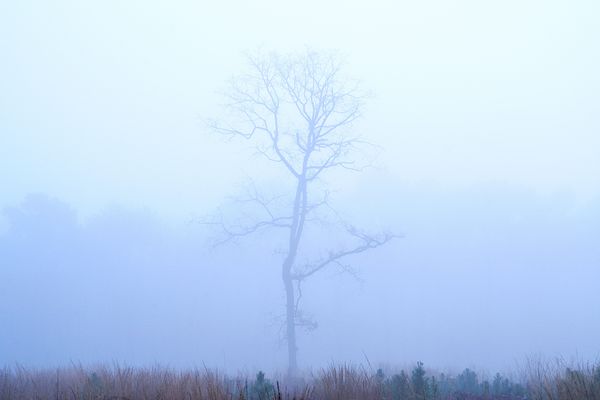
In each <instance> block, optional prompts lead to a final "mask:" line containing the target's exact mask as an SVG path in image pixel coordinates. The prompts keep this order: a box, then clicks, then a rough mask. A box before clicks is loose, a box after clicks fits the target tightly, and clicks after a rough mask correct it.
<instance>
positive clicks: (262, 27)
mask: <svg viewBox="0 0 600 400" xmlns="http://www.w3.org/2000/svg"><path fill="white" fill-rule="evenodd" d="M599 12H600V6H599V5H598V3H597V2H594V1H503V2H481V1H452V2H445V1H423V2H398V1H389V2H386V1H370V2H367V3H364V2H348V1H344V2H336V1H325V2H323V1H308V2H291V1H290V2H288V1H283V2H282V1H256V2H241V1H239V2H236V1H223V2H200V1H178V2H159V1H84V2H82V1H66V0H57V1H52V2H48V1H18V2H4V4H3V5H2V6H1V10H0V51H1V54H2V63H1V64H0V74H1V75H0V76H1V77H2V78H1V79H0V155H1V157H0V182H2V185H1V186H0V206H6V205H7V204H13V203H15V202H16V201H19V200H20V199H21V198H23V196H24V195H25V194H27V193H29V192H46V193H49V194H52V195H55V196H58V197H60V198H63V199H65V200H67V201H69V202H71V203H73V204H75V205H76V206H77V207H78V208H79V209H80V210H81V212H83V213H84V214H85V213H89V212H95V211H97V210H99V209H101V208H102V207H104V206H105V205H106V204H108V203H119V204H128V205H133V206H136V207H139V206H142V207H148V208H151V209H157V210H160V211H161V212H162V213H165V214H169V215H177V216H180V217H181V216H187V215H189V214H192V213H194V212H197V211H198V208H203V207H206V206H207V205H209V206H212V205H213V204H215V203H217V202H218V201H220V199H221V198H222V197H223V196H224V195H226V194H228V193H230V192H231V185H234V184H236V183H237V182H239V180H240V179H241V178H242V177H243V176H245V175H246V174H248V173H249V172H248V167H249V165H250V167H253V166H254V164H256V163H255V162H254V161H253V160H252V159H251V155H250V154H251V153H250V152H248V151H245V147H244V144H243V143H238V144H230V143H223V142H222V141H221V140H220V138H218V137H216V136H215V135H214V134H212V133H211V132H209V131H208V130H207V129H206V127H205V125H204V124H203V123H202V119H203V118H210V117H213V116H214V115H217V114H218V112H219V110H220V109H219V105H220V104H221V103H222V101H223V100H222V98H221V97H219V95H218V91H219V90H221V89H223V88H224V87H225V83H226V81H227V79H229V77H231V76H232V75H234V74H236V73H239V72H241V71H243V68H244V64H243V62H244V58H243V52H244V51H252V50H254V49H257V48H263V49H267V50H276V51H283V52H285V51H294V50H298V49H300V50H301V49H303V48H304V47H306V46H308V47H311V48H314V49H326V50H330V49H334V50H338V51H339V52H340V53H341V54H343V55H344V56H345V57H346V60H347V72H348V74H349V75H352V76H354V77H356V78H358V79H360V80H361V81H362V82H363V86H364V87H365V89H368V90H370V91H371V92H372V93H373V94H374V96H373V98H372V99H371V100H370V102H369V103H368V106H367V109H366V113H365V117H364V119H363V120H362V122H361V124H360V128H361V130H362V131H364V133H363V134H364V136H365V137H367V138H368V139H369V140H371V141H372V142H374V143H377V144H379V145H380V146H382V148H383V149H384V151H383V152H382V154H381V156H380V158H379V160H378V165H380V166H381V167H382V168H385V169H386V170H387V172H389V173H390V174H391V175H393V176H394V177H396V178H397V179H399V180H408V181H419V180H426V181H430V182H439V183H442V184H449V185H453V184H456V183H460V184H470V183H477V182H486V181H500V182H508V183H514V184H517V185H524V186H527V187H529V188H534V189H535V190H542V191H545V192H550V193H551V192H555V191H566V192H569V193H572V195H573V196H575V197H577V198H578V199H582V200H584V201H585V200H589V199H590V198H594V197H596V196H598V195H599V194H600V157H598V156H597V152H598V148H600V135H599V131H600V117H598V112H597V110H598V109H599V106H600V94H599V93H600V77H599V75H598V71H599V70H600V52H599V51H598V43H599V40H600V26H599V25H598V24H597V20H598V15H599ZM256 172H257V173H258V174H259V175H265V174H266V175H268V174H269V171H266V170H262V169H258V170H257V171H256ZM174 210H176V211H174Z"/></svg>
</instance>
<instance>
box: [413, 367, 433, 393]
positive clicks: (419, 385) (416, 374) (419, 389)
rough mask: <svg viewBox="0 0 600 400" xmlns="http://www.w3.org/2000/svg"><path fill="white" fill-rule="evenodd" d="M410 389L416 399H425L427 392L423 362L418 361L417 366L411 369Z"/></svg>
mask: <svg viewBox="0 0 600 400" xmlns="http://www.w3.org/2000/svg"><path fill="white" fill-rule="evenodd" d="M411 383H412V389H413V392H414V394H415V399H416V400H425V399H426V398H427V393H428V392H429V388H428V386H429V385H428V382H427V378H426V377H425V368H423V363H422V362H420V361H419V362H418V363H417V366H416V367H415V368H414V369H413V370H412V376H411Z"/></svg>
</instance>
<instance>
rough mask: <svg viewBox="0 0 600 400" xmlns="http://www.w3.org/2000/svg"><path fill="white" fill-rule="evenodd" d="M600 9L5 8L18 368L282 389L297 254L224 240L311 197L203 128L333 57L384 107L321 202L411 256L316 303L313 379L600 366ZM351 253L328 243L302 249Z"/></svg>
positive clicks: (315, 5) (10, 317) (309, 350)
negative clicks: (264, 201)
mask: <svg viewBox="0 0 600 400" xmlns="http://www.w3.org/2000/svg"><path fill="white" fill-rule="evenodd" d="M599 12H600V6H598V4H597V3H596V2H592V1H545V2H542V1H539V2H538V1H529V0H527V1H505V2H498V3H490V2H476V1H457V2H442V1H426V2H418V3H417V2H391V1H390V2H385V1H372V2H369V3H368V4H363V3H358V2H337V1H329V2H324V3H322V2H317V1H312V0H311V1H305V2H293V3H292V2H276V1H258V2H253V3H252V4H251V3H245V2H239V1H224V2H219V3H218V4H217V3H216V2H215V3H210V4H209V3H206V4H204V3H202V2H192V1H177V2H170V3H167V2H156V1H145V2H141V1H129V2H118V1H103V2H93V1H92V2H78V1H66V0H57V1H54V2H43V1H20V2H6V4H2V5H1V6H0V52H1V54H2V58H1V60H2V62H1V63H0V209H2V210H3V212H2V213H1V215H0V366H1V365H2V364H7V365H10V364H14V363H20V364H23V365H31V366H56V365H68V364H70V363H78V362H82V363H89V364H92V363H101V362H108V363H110V362H115V361H116V362H121V363H126V364H131V365H154V364H161V365H167V366H175V367H188V366H202V365H206V366H207V367H211V368H219V369H223V370H227V371H238V370H256V369H263V370H269V371H282V370H284V369H285V368H286V363H287V358H286V357H287V353H286V341H285V335H284V333H285V330H284V329H283V326H284V323H285V293H284V287H283V285H282V283H281V280H282V279H281V278H282V273H281V263H282V259H283V258H284V255H283V252H284V250H285V248H284V244H285V242H286V240H287V237H286V235H285V233H282V232H281V231H280V230H265V231H261V232H258V233H257V234H256V235H248V236H247V237H242V238H238V240H231V241H227V242H226V243H221V244H220V245H217V246H215V243H216V242H219V238H221V237H222V232H219V231H218V229H216V228H218V227H215V226H214V225H213V224H207V223H206V222H207V221H214V220H213V219H212V218H213V217H214V216H216V215H221V214H220V213H222V214H223V215H225V216H226V218H229V219H228V221H232V220H233V221H236V218H242V217H240V215H242V216H246V215H247V214H246V211H247V210H246V209H245V208H244V206H243V205H242V204H241V203H240V202H239V201H238V202H236V201H235V198H238V197H237V196H240V194H241V193H244V190H247V188H248V187H249V186H248V185H249V182H252V183H251V187H257V188H258V190H260V191H261V192H262V193H269V194H273V195H276V194H278V193H286V194H289V193H290V190H291V195H292V197H293V191H294V189H293V187H292V186H291V185H293V181H290V180H289V176H287V175H286V171H285V168H282V165H281V164H277V163H273V162H270V161H269V160H265V159H264V158H263V157H261V154H257V152H256V149H255V148H254V147H253V146H252V143H251V142H250V141H245V140H242V139H235V138H232V139H228V138H224V137H223V135H220V134H219V132H216V131H215V129H211V127H210V126H209V124H207V121H209V120H211V119H212V118H220V117H222V116H223V109H224V103H225V101H226V100H225V98H224V96H223V93H224V92H227V90H228V82H229V81H230V80H231V78H232V77H235V76H238V75H239V74H242V73H245V72H246V71H247V70H248V58H247V54H257V53H261V52H266V53H269V52H271V51H275V52H279V53H280V54H289V53H292V54H304V52H306V51H307V49H310V50H309V51H317V52H328V51H334V52H335V54H336V56H339V58H340V59H342V60H343V64H342V65H343V69H344V73H345V74H347V75H348V76H351V77H354V78H356V79H358V81H359V82H360V87H361V88H364V90H366V91H368V96H367V97H366V98H365V106H364V110H363V112H362V116H361V118H360V119H359V120H357V121H356V123H355V124H354V125H353V126H352V131H356V132H360V133H361V135H362V137H364V138H365V139H366V140H368V141H369V142H370V143H373V144H375V145H376V146H374V147H373V148H372V149H371V151H370V153H369V154H368V157H369V168H366V169H365V170H362V171H352V170H347V169H344V168H342V169H340V170H337V171H333V172H332V173H331V174H329V175H327V176H326V177H324V178H323V179H322V180H321V181H319V186H318V188H317V189H318V190H317V192H318V191H319V190H320V191H326V192H328V193H330V195H329V198H328V204H331V207H333V208H334V209H335V212H333V214H332V215H335V216H340V218H343V219H344V220H348V221H351V223H352V224H353V225H356V226H359V227H361V228H363V229H365V230H367V231H369V232H378V231H385V232H388V231H389V232H393V233H394V234H397V235H398V236H399V237H398V238H395V239H394V240H391V241H390V242H389V243H386V244H385V245H382V246H380V247H377V248H374V249H372V250H369V251H366V252H364V253H362V252H361V253H360V254H356V255H352V256H350V257H348V259H347V260H344V262H347V263H348V264H350V265H351V266H352V270H351V271H350V273H348V271H346V272H344V271H343V270H344V269H345V264H344V265H343V266H341V267H340V268H329V269H324V270H323V271H319V273H318V274H315V275H314V277H311V279H310V280H307V281H306V282H305V283H304V284H303V287H302V295H303V296H302V302H303V303H302V309H303V311H304V312H306V315H307V316H310V317H311V320H314V321H316V322H317V323H318V326H317V327H316V329H313V330H311V331H308V332H307V331H305V330H303V329H300V328H301V327H299V329H298V338H297V340H298V363H299V367H300V369H302V370H308V369H310V368H319V367H322V366H326V365H329V364H331V363H336V364H337V363H343V362H351V363H368V364H372V365H405V364H409V363H412V362H415V361H417V360H421V361H423V362H425V363H426V365H431V366H436V367H439V368H457V369H458V368H463V367H465V366H472V367H476V368H481V369H489V370H497V369H510V368H512V367H514V366H515V365H516V364H517V363H519V362H523V360H525V359H526V358H527V357H532V356H536V355H543V356H547V357H555V356H562V357H575V358H579V359H583V360H596V359H597V358H598V357H599V356H600V347H599V345H598V340H597V339H598V337H600V311H599V310H600V290H598V282H599V281H600V246H599V243H600V157H598V148H600V135H599V134H598V133H599V132H600V118H599V117H598V109H599V107H600V95H599V93H600V78H599V76H598V70H600V52H598V41H599V39H600V27H599V26H598V24H597V16H598V13H599ZM290 187H292V189H290ZM317 197H318V196H317ZM250 216H252V214H250ZM239 220H242V219H237V221H239ZM325 225H326V224H325ZM345 240H346V239H344V238H343V236H338V233H337V231H335V230H329V228H328V227H327V226H321V225H318V224H317V225H315V226H313V227H312V228H311V230H307V231H306V233H305V236H304V238H303V242H302V249H303V250H305V251H306V252H307V253H308V254H309V255H311V256H312V255H315V254H316V255H319V254H327V249H330V248H338V247H340V246H341V247H344V246H349V245H350V244H349V242H346V241H345ZM307 257H308V256H307ZM299 262H300V261H299Z"/></svg>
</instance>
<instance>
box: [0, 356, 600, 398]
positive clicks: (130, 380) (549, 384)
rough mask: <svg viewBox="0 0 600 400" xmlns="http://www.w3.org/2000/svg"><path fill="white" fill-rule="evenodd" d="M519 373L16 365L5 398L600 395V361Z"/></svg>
mask: <svg viewBox="0 0 600 400" xmlns="http://www.w3.org/2000/svg"><path fill="white" fill-rule="evenodd" d="M519 376H520V377H521V378H519V379H518V380H511V379H508V378H506V377H503V376H502V375H500V374H496V375H494V376H492V377H491V378H490V379H483V378H480V377H479V376H478V375H477V374H476V373H475V372H474V371H471V370H469V369H465V370H464V371H463V372H461V373H459V374H455V375H452V374H443V373H434V372H431V371H429V370H427V369H425V368H424V366H423V365H422V364H421V363H418V364H417V365H416V366H414V368H413V369H412V370H407V371H399V372H397V373H396V372H394V373H386V372H384V371H383V370H380V369H379V370H376V371H374V372H373V371H372V370H371V369H370V368H369V369H367V368H363V367H353V366H337V367H330V368H327V369H324V370H321V371H319V372H317V373H314V374H310V375H306V376H304V377H302V378H299V379H297V380H295V381H294V383H293V384H292V383H291V382H289V381H287V382H286V381H285V380H280V379H274V378H269V377H267V376H265V375H264V374H263V373H262V372H259V373H258V374H256V376H254V377H246V376H236V377H231V376H227V375H225V374H221V373H219V372H217V371H211V370H208V369H202V370H184V371H179V370H173V369H167V368H160V367H154V368H132V367H121V366H100V367H96V368H91V367H82V366H72V367H68V368H59V369H27V368H24V367H19V366H17V367H6V368H4V369H2V370H0V399H2V400H9V399H27V400H30V399H40V400H41V399H53V400H62V399H65V400H66V399H72V400H78V399H82V400H83V399H86V400H87V399H89V400H92V399H95V400H99V399H102V400H109V399H110V400H137V399H140V400H141V399H144V400H146V399H148V400H150V399H152V400H158V399H177V400H179V399H180V400H205V399H206V400H224V399H235V400H276V399H290V400H293V399H296V400H300V399H304V400H310V399H314V400H352V399H355V400H450V399H452V400H480V399H489V400H500V399H503V400H517V399H528V400H600V364H597V365H579V366H577V367H572V366H571V367H567V366H565V365H563V364H561V363H556V364H552V365H550V364H542V363H536V364H533V363H529V364H528V366H527V368H525V369H524V370H523V371H520V373H519Z"/></svg>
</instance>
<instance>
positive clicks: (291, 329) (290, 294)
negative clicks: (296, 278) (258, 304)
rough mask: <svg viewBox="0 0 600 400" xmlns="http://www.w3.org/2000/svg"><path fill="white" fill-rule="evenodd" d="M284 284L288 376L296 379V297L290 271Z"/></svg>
mask: <svg viewBox="0 0 600 400" xmlns="http://www.w3.org/2000/svg"><path fill="white" fill-rule="evenodd" d="M283 284H284V286H285V298H286V304H285V318H286V322H285V323H286V337H287V345H288V378H289V379H294V378H295V377H296V374H297V372H298V359H297V353H298V347H297V346H296V315H295V314H296V309H295V308H296V304H295V301H294V300H295V299H294V297H295V296H294V285H293V282H292V279H291V277H290V276H289V273H287V274H286V273H285V272H284V274H283Z"/></svg>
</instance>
